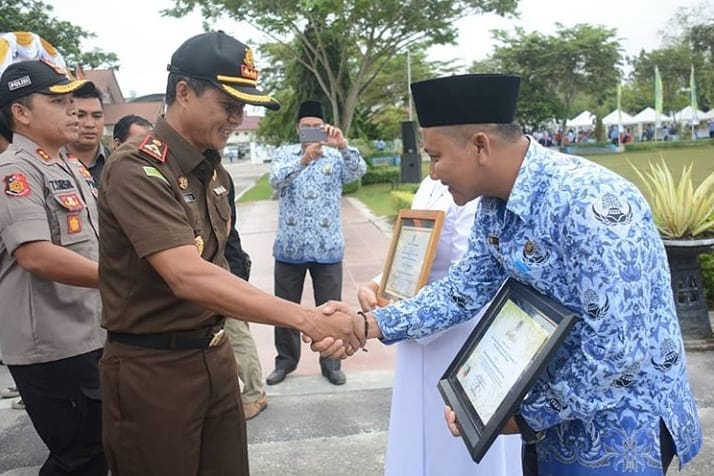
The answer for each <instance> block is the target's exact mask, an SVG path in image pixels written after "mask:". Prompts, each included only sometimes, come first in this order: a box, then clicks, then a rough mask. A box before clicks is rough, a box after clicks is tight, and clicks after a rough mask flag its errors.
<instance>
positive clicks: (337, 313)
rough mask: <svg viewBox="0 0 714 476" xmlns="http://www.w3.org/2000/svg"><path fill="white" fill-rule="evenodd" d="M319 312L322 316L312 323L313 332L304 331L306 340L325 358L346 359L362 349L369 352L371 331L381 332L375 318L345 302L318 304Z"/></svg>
mask: <svg viewBox="0 0 714 476" xmlns="http://www.w3.org/2000/svg"><path fill="white" fill-rule="evenodd" d="M317 312H318V313H320V314H321V316H320V318H319V319H317V320H315V321H314V322H312V327H313V329H312V330H311V331H308V332H305V331H303V336H302V340H303V341H304V342H306V343H308V344H310V348H311V349H312V350H313V351H315V352H319V353H320V355H321V356H322V357H329V358H331V359H346V358H347V357H351V356H352V355H354V353H355V352H357V350H358V349H360V348H361V349H362V350H363V351H365V352H366V351H367V349H365V345H367V339H368V338H369V337H370V334H371V336H372V337H374V336H376V335H378V334H375V331H376V330H377V322H376V321H375V320H374V317H372V316H371V315H369V316H368V315H367V314H365V313H363V312H361V311H354V310H352V309H351V307H350V306H349V305H347V304H346V303H344V302H341V301H328V302H326V303H325V304H323V305H322V306H320V307H318V308H317ZM370 331H372V332H370Z"/></svg>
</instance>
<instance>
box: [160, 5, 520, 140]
mask: <svg viewBox="0 0 714 476" xmlns="http://www.w3.org/2000/svg"><path fill="white" fill-rule="evenodd" d="M517 4H518V0H409V1H404V0H382V1H380V2H379V3H378V4H375V3H374V2H372V1H369V0H274V1H270V2H266V1H264V0H174V7H173V8H171V9H168V10H165V11H164V13H165V14H167V15H172V16H176V17H181V16H183V15H185V14H187V13H189V12H191V11H193V10H194V9H196V8H199V9H200V11H201V14H202V15H203V16H204V18H209V19H214V18H217V17H219V16H223V15H228V16H230V17H232V18H235V19H237V20H241V21H247V22H249V23H251V24H252V25H254V26H255V27H256V28H259V29H261V30H263V31H264V32H266V33H268V34H269V35H271V36H272V37H273V38H274V39H275V41H276V42H279V43H282V44H284V45H285V47H286V50H285V51H286V52H289V53H290V54H291V56H292V57H294V58H297V60H298V61H299V62H300V63H301V64H302V65H303V66H304V67H305V68H306V69H307V70H308V71H310V72H311V73H312V75H313V79H314V81H315V82H316V83H317V85H318V86H319V87H320V89H321V90H322V91H323V92H324V94H325V96H326V97H327V100H328V101H329V106H330V107H329V109H330V112H331V116H332V117H333V120H334V122H335V124H337V125H338V126H339V127H340V128H342V129H343V130H345V131H349V130H350V126H351V124H352V120H353V116H354V114H355V110H356V108H357V105H358V103H359V100H360V96H361V95H362V93H363V92H364V90H365V88H366V87H367V86H369V84H370V83H371V82H372V81H374V79H375V78H376V77H377V75H378V74H379V72H380V71H381V70H382V68H383V67H384V66H385V64H386V63H387V62H388V61H389V60H390V59H391V58H393V57H394V56H395V55H397V54H399V53H402V52H403V51H404V49H405V48H407V47H408V46H409V45H411V44H414V43H418V42H426V43H427V44H429V45H436V44H449V43H453V42H454V40H455V38H456V29H455V20H457V19H458V18H460V17H463V16H468V15H473V14H480V13H484V12H495V13H497V14H500V15H507V14H513V13H514V12H515V10H516V7H517ZM325 32H328V35H327V37H326V36H324V35H323V33H325ZM332 32H334V34H335V36H334V38H338V39H339V42H340V45H343V47H342V48H340V51H339V56H338V57H337V58H333V57H332V52H331V49H330V48H331V46H334V45H333V44H332V43H331V42H330V41H329V40H328V39H329V38H330V35H331V34H332ZM313 33H314V34H313ZM293 40H294V41H293Z"/></svg>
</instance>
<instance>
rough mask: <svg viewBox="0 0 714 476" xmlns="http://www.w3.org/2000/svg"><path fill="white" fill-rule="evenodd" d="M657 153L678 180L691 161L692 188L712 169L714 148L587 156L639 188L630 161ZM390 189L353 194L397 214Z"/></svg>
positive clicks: (425, 166)
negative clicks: (692, 164)
mask: <svg viewBox="0 0 714 476" xmlns="http://www.w3.org/2000/svg"><path fill="white" fill-rule="evenodd" d="M660 156H661V157H663V158H664V160H665V162H667V164H669V167H670V170H671V171H672V175H674V178H675V179H678V178H679V176H680V174H681V173H682V167H684V166H685V165H687V164H689V163H690V162H693V163H694V166H693V167H692V181H693V182H694V187H696V186H697V185H699V184H700V183H701V182H702V180H704V177H706V176H707V175H709V174H710V173H712V171H714V147H690V148H681V149H665V150H661V151H659V150H655V151H643V152H626V153H625V152H623V153H620V154H606V155H602V154H601V155H594V156H592V157H588V159H590V160H592V161H593V162H596V163H598V164H600V165H602V166H604V167H607V168H609V169H611V170H613V171H615V172H617V173H618V174H620V175H622V176H623V177H625V178H626V179H628V180H630V181H631V182H632V183H634V184H635V185H637V186H638V187H639V186H641V183H640V180H639V178H638V177H637V175H636V174H635V172H634V170H632V167H630V162H631V163H632V165H634V166H635V167H637V168H638V169H640V170H647V169H648V168H649V165H648V164H649V163H650V162H656V161H658V160H660ZM628 161H629V162H628ZM428 173H429V163H428V162H424V163H422V177H426V175H427V174H428ZM391 191H392V188H391V185H390V184H375V185H365V186H362V188H360V190H359V192H358V194H357V195H356V197H357V198H359V199H360V200H362V201H363V202H364V203H365V205H367V206H368V207H369V209H370V210H371V211H372V213H373V214H374V215H376V216H396V215H397V214H398V213H399V210H396V209H395V208H394V207H393V205H392V200H391V199H390V197H389V192H391Z"/></svg>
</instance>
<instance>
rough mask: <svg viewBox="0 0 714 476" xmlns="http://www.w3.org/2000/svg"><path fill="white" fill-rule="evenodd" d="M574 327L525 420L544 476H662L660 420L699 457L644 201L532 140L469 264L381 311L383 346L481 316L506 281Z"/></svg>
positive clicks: (486, 210) (686, 455) (475, 236)
mask: <svg viewBox="0 0 714 476" xmlns="http://www.w3.org/2000/svg"><path fill="white" fill-rule="evenodd" d="M507 277H513V278H515V279H517V280H518V281H520V282H522V283H525V284H527V285H530V286H533V287H534V288H535V289H537V290H539V291H540V292H542V293H544V294H546V295H548V296H551V297H554V298H555V299H556V300H558V301H560V302H561V303H562V304H564V305H565V306H566V307H568V308H569V309H571V310H573V311H575V312H576V313H577V315H578V317H579V319H578V321H577V323H576V324H575V326H574V328H573V330H572V332H571V333H570V335H569V336H568V337H567V338H566V340H565V341H564V343H563V345H562V346H561V348H560V349H559V351H558V352H557V353H556V355H555V356H554V358H553V359H552V360H551V361H550V362H549V364H548V366H547V369H546V372H545V373H544V375H543V376H541V377H540V379H539V380H537V382H536V383H535V385H534V387H533V388H532V389H531V391H530V393H529V394H528V397H527V398H526V400H525V401H524V402H523V403H522V405H521V408H520V411H521V413H522V415H523V417H524V418H525V420H526V421H527V423H528V424H529V425H530V426H531V427H532V428H533V429H535V430H537V431H540V430H544V431H545V434H546V437H545V439H544V440H543V441H542V442H540V443H539V444H538V445H537V450H538V456H539V465H540V474H541V475H543V476H549V475H568V476H573V475H581V474H587V475H603V476H605V475H608V476H611V475H617V474H629V475H632V474H639V475H661V474H662V470H661V463H660V449H659V421H660V418H661V419H662V420H663V421H664V423H665V424H666V426H667V428H668V429H669V431H670V433H671V434H672V436H673V438H674V441H675V445H676V450H677V453H678V455H679V459H680V461H681V463H682V464H686V463H687V462H688V461H690V460H691V459H692V458H693V457H694V456H695V455H696V454H697V453H698V451H699V449H700V447H701V444H702V433H701V427H700V423H699V419H698V416H697V410H696V406H695V402H694V398H693V396H692V392H691V390H690V386H689V381H688V379H687V370H686V363H685V354H684V347H683V343H682V337H681V331H680V328H679V323H678V321H677V316H676V312H675V308H674V301H673V298H672V290H671V285H670V272H669V266H668V264H667V258H666V254H665V250H664V247H663V244H662V240H661V239H660V237H659V235H658V232H657V230H656V228H655V226H654V224H653V220H652V214H651V211H650V209H649V207H648V205H647V203H646V202H645V200H644V199H643V197H642V196H641V194H640V193H639V191H638V190H637V188H636V187H635V186H634V185H632V184H631V183H629V182H628V181H626V180H624V179H623V178H622V177H620V176H618V175H616V174H615V173H613V172H611V171H609V170H607V169H604V168H603V167H600V166H599V165H597V164H594V163H592V162H590V161H588V160H585V159H582V158H579V157H574V156H569V155H564V154H561V153H558V152H555V151H551V150H549V149H545V148H543V147H541V146H539V145H538V144H537V143H535V141H534V140H532V139H531V145H530V147H529V149H528V152H527V154H526V156H525V159H524V162H523V164H522V166H521V168H520V170H519V173H518V176H517V178H516V181H515V184H514V186H513V190H512V191H511V194H510V197H509V199H508V201H507V202H504V201H503V200H500V199H496V198H489V197H484V198H483V199H482V200H481V205H480V208H479V210H478V212H477V215H476V223H475V226H474V227H473V229H472V234H471V237H470V239H469V249H468V251H467V252H466V255H465V256H464V258H463V260H462V261H461V262H460V263H458V264H456V265H454V266H453V267H452V268H451V269H450V271H449V274H448V275H447V277H445V278H444V279H442V280H440V281H437V282H435V283H433V284H430V285H428V286H427V287H425V288H424V289H423V290H422V292H420V293H419V294H418V295H417V296H416V297H415V298H414V299H411V300H405V301H401V302H399V303H397V304H395V305H393V306H389V307H386V308H382V309H378V310H375V311H374V314H375V316H376V318H377V321H378V323H379V326H380V328H381V330H382V333H383V334H384V336H385V340H386V341H387V342H390V341H398V340H402V339H407V338H418V337H423V336H426V335H429V334H432V333H434V332H437V331H439V330H441V329H444V328H446V327H449V326H452V325H454V324H456V323H458V322H462V321H464V320H466V319H468V318H470V317H471V316H473V315H474V314H475V313H476V312H477V311H478V310H479V309H480V308H481V307H482V306H483V305H484V304H486V303H487V302H488V301H489V300H490V299H492V298H493V296H494V295H495V293H496V291H497V290H498V287H499V286H500V284H501V283H502V282H503V281H504V280H505V279H506V278H507Z"/></svg>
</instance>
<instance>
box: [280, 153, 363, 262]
mask: <svg viewBox="0 0 714 476" xmlns="http://www.w3.org/2000/svg"><path fill="white" fill-rule="evenodd" d="M322 151H323V156H322V157H321V158H320V159H318V160H315V161H313V162H310V163H309V164H308V165H302V164H301V163H300V157H302V155H303V151H302V148H301V147H300V144H293V145H289V146H285V147H281V148H280V149H278V150H277V152H276V155H275V158H274V159H273V162H272V164H271V168H270V184H271V185H272V186H273V188H274V189H276V190H277V193H278V196H279V200H280V207H279V209H280V212H279V213H280V214H279V217H278V230H277V232H276V235H275V244H274V245H273V256H274V257H275V259H276V260H278V261H282V262H285V263H325V264H330V263H339V262H340V261H342V257H343V255H344V250H345V239H344V236H343V234H342V215H341V201H342V185H343V184H346V183H349V182H353V181H355V180H357V179H358V178H360V177H361V176H362V175H364V173H365V172H366V171H367V164H366V163H365V161H364V160H363V159H362V156H361V155H360V153H359V151H358V150H357V149H355V148H353V147H348V148H347V149H345V150H344V151H343V152H339V151H338V150H337V149H334V148H332V147H323V148H322Z"/></svg>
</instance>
